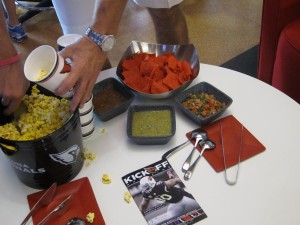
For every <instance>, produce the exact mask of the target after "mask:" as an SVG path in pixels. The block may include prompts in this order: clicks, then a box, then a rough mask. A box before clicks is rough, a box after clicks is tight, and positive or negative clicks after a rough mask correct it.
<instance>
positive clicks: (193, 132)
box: [162, 128, 203, 159]
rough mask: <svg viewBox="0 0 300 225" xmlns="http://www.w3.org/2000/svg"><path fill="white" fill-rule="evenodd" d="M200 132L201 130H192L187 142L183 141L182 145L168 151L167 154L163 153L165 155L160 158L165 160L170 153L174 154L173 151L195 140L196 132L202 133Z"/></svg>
mask: <svg viewBox="0 0 300 225" xmlns="http://www.w3.org/2000/svg"><path fill="white" fill-rule="evenodd" d="M202 131H203V130H202V129H201V128H197V129H195V130H193V131H192V132H191V136H190V138H189V139H188V140H187V141H185V142H183V143H182V144H180V145H177V146H176V147H174V148H172V149H170V150H168V151H167V152H165V154H163V156H162V159H166V158H167V157H168V156H169V155H171V153H172V152H174V151H175V150H177V149H179V148H181V147H182V146H184V145H186V144H187V143H189V142H190V141H191V140H193V139H194V138H196V136H197V134H198V132H202Z"/></svg>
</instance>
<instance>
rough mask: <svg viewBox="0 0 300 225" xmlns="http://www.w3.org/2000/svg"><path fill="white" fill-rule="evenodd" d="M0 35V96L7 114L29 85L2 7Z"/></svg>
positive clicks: (0, 10)
mask: <svg viewBox="0 0 300 225" xmlns="http://www.w3.org/2000/svg"><path fill="white" fill-rule="evenodd" d="M0 37H1V38H0V46H1V52H0V96H1V97H2V99H1V104H2V105H4V106H6V109H5V110H4V113H5V114H6V115H9V114H11V113H13V112H14V111H15V110H16V109H17V107H18V106H19V104H20V102H21V100H22V97H23V96H24V94H25V93H26V91H27V89H28V87H29V81H28V80H27V79H26V78H25V75H24V72H23V64H22V63H21V61H20V59H18V52H17V50H16V49H15V47H14V45H13V43H12V41H11V39H10V37H9V35H8V32H7V27H6V23H5V18H4V14H3V11H2V7H1V9H0Z"/></svg>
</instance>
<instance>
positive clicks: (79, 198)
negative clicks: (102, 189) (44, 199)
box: [27, 177, 105, 225]
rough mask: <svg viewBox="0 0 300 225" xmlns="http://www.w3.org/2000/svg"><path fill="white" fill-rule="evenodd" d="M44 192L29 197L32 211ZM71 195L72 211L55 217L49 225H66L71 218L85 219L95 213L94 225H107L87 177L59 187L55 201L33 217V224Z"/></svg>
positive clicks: (50, 220)
mask: <svg viewBox="0 0 300 225" xmlns="http://www.w3.org/2000/svg"><path fill="white" fill-rule="evenodd" d="M44 192H45V191H39V192H36V193H33V194H31V195H28V196H27V200H28V204H29V207H30V209H31V208H32V207H33V206H34V205H35V203H36V202H37V201H38V200H39V198H40V197H41V196H42V195H43V194H44ZM70 194H73V199H72V200H71V201H72V202H71V207H70V209H69V210H68V211H67V212H66V213H65V214H64V215H62V216H60V217H55V216H54V217H53V218H52V219H51V218H50V219H49V223H48V222H47V224H55V225H66V223H67V221H68V220H69V219H71V218H74V217H80V218H83V219H85V218H86V215H87V214H88V213H89V212H93V213H95V219H94V223H93V225H105V222H104V219H103V217H102V214H101V212H100V209H99V207H98V204H97V201H96V198H95V196H94V192H93V189H92V187H91V184H90V181H89V180H88V178H87V177H84V178H81V179H78V180H74V181H72V182H69V183H65V184H62V185H59V186H57V189H56V194H55V196H54V199H53V200H52V202H51V203H50V204H49V205H48V206H44V207H42V208H41V209H39V210H38V211H37V212H36V213H35V214H34V215H33V217H32V218H33V223H34V224H38V223H39V222H40V221H41V220H42V219H43V218H44V217H45V216H46V215H47V214H48V213H50V212H51V211H52V210H53V209H54V208H55V207H56V206H57V205H58V204H60V203H61V202H62V201H63V200H64V199H65V198H67V197H68V196H69V195H70Z"/></svg>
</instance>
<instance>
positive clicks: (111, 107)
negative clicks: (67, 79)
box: [93, 77, 134, 121]
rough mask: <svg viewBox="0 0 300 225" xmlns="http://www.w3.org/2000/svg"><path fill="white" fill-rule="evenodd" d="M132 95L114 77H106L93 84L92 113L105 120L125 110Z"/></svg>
mask: <svg viewBox="0 0 300 225" xmlns="http://www.w3.org/2000/svg"><path fill="white" fill-rule="evenodd" d="M133 99H134V95H133V93H132V92H131V91H129V90H128V89H127V88H126V87H125V86H124V85H123V84H121V83H120V82H119V81H117V80H116V79H115V78H112V77H111V78H107V79H105V80H103V81H100V82H98V83H96V84H95V86H94V89H93V105H94V113H95V114H96V115H97V116H98V118H99V119H100V120H102V121H107V120H110V119H112V118H113V117H116V116H118V115H120V114H121V113H123V112H125V111H126V110H127V109H128V107H129V106H130V104H131V102H132V101H133Z"/></svg>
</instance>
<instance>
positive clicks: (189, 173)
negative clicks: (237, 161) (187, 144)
mask: <svg viewBox="0 0 300 225" xmlns="http://www.w3.org/2000/svg"><path fill="white" fill-rule="evenodd" d="M200 145H201V147H202V151H201V152H200V155H199V156H198V157H197V159H196V160H195V162H193V164H192V165H191V166H190V167H189V168H188V170H187V171H186V173H185V174H184V179H185V180H189V179H190V178H191V176H192V174H193V171H194V168H195V166H196V164H197V163H198V161H199V160H200V159H201V157H202V155H203V153H204V151H205V150H212V149H214V148H215V147H216V144H215V143H214V142H213V141H211V140H206V141H203V142H201V143H200Z"/></svg>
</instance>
